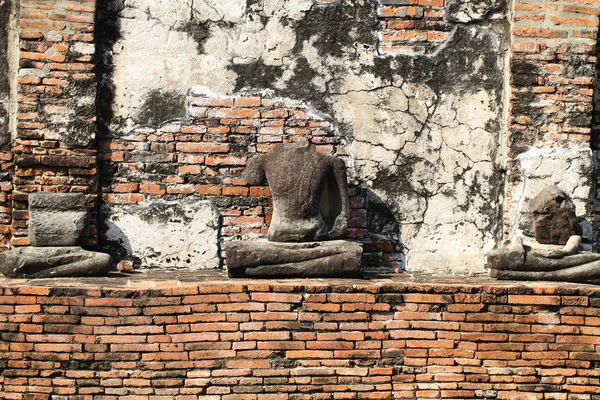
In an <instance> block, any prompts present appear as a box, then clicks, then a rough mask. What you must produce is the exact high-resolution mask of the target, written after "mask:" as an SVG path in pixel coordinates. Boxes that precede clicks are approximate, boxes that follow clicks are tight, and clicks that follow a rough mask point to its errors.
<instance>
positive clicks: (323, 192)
mask: <svg viewBox="0 0 600 400" xmlns="http://www.w3.org/2000/svg"><path fill="white" fill-rule="evenodd" d="M246 180H247V182H248V184H250V185H260V184H264V183H268V184H269V187H270V188H271V192H272V193H273V218H272V220H271V225H270V227H269V232H268V234H267V238H268V240H255V241H233V242H228V243H226V244H225V253H226V257H227V269H228V271H229V276H231V277H241V276H261V277H267V276H271V277H284V276H303V277H318V276H356V275H358V274H360V272H361V271H360V259H361V256H362V247H361V246H360V245H359V244H358V243H354V242H348V241H343V240H334V241H323V240H327V239H336V238H339V237H340V236H341V235H342V234H343V233H344V231H345V230H346V227H347V224H348V190H347V186H346V185H347V182H346V168H345V165H344V162H343V161H342V160H340V159H338V158H336V157H334V156H329V155H325V154H320V153H317V152H316V151H315V148H314V146H312V145H311V144H309V143H308V142H300V143H292V144H280V145H277V146H275V149H274V151H273V152H272V153H269V154H264V155H259V156H255V157H253V158H251V159H250V160H249V161H248V167H247V170H246ZM298 242H300V243H298Z"/></svg>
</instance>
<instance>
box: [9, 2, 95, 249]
mask: <svg viewBox="0 0 600 400" xmlns="http://www.w3.org/2000/svg"><path fill="white" fill-rule="evenodd" d="M20 7H21V10H20V50H21V52H20V57H19V85H18V88H17V101H18V114H17V139H16V142H15V144H14V147H13V153H14V157H15V163H14V164H15V168H14V178H13V184H14V194H13V204H12V205H13V211H12V217H13V221H12V234H13V237H12V240H11V243H12V244H13V245H26V244H28V243H29V241H28V239H27V219H28V212H27V198H28V193H31V192H37V191H50V192H84V193H89V194H90V196H89V202H90V205H91V207H92V210H93V209H94V208H95V203H96V192H97V190H96V180H97V177H96V173H97V171H96V150H95V145H94V143H93V139H94V131H95V126H94V121H95V105H94V102H95V94H96V88H95V82H96V79H95V74H94V44H93V41H94V11H95V2H94V0H61V1H55V0H21V2H20ZM90 219H91V222H92V224H91V225H92V230H93V229H94V228H95V223H94V221H95V214H94V213H92V215H91V218H90ZM92 236H95V234H94V232H92ZM95 243H96V239H95V238H94V239H92V240H91V241H90V243H88V244H90V245H93V244H95Z"/></svg>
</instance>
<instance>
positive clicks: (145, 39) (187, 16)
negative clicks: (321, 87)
mask: <svg viewBox="0 0 600 400" xmlns="http://www.w3.org/2000/svg"><path fill="white" fill-rule="evenodd" d="M310 5H311V1H309V0H304V1H295V2H294V1H265V2H264V7H263V10H261V12H264V13H266V15H267V16H271V17H272V18H268V19H267V21H266V23H264V22H263V20H262V19H261V18H258V17H257V16H256V15H252V14H247V13H246V11H247V9H246V1H245V0H228V1H226V2H223V1H214V0H168V1H166V0H162V1H154V0H125V8H124V10H123V11H122V12H121V38H120V39H119V40H118V42H117V43H116V45H115V46H114V50H113V51H114V65H115V70H114V73H113V82H114V84H115V99H114V105H113V108H114V110H115V116H116V117H117V118H118V119H121V120H125V121H126V122H125V124H123V126H120V127H119V128H121V129H125V130H127V129H130V128H131V127H132V126H134V125H135V118H136V115H137V113H138V112H139V109H140V107H141V106H143V104H144V100H145V99H146V97H147V95H148V94H149V93H150V92H152V91H155V90H161V91H170V92H177V93H179V94H181V95H185V93H186V92H187V90H188V89H189V88H191V87H194V86H208V87H211V88H212V90H213V91H215V92H216V93H219V94H221V95H224V96H225V95H230V94H232V92H233V89H234V88H235V79H236V77H237V74H236V73H235V72H234V71H232V70H231V69H230V68H229V67H230V66H231V65H233V64H236V63H241V64H243V63H249V62H252V61H256V60H261V61H262V62H263V63H264V64H265V65H282V64H283V63H284V58H285V55H286V54H287V53H288V52H289V51H290V50H291V49H292V48H293V47H294V45H295V43H296V36H295V32H294V31H293V30H292V29H291V28H290V27H289V26H288V23H287V22H284V21H283V20H282V18H281V17H282V16H285V17H286V18H287V19H294V18H300V17H301V16H303V13H304V11H305V10H307V9H309V8H310ZM286 13H287V14H286ZM191 22H194V23H204V24H209V23H214V24H213V25H211V29H210V32H209V36H208V37H207V38H206V41H205V42H204V43H203V52H202V53H201V54H199V51H198V43H197V42H196V41H195V40H194V39H193V38H192V36H191V35H190V34H188V33H186V32H185V30H186V29H188V27H187V25H186V24H188V23H191ZM207 26H208V25H207ZM149 55H151V56H149ZM141 71H143V73H141Z"/></svg>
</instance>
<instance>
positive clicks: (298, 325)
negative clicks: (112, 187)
mask: <svg viewBox="0 0 600 400" xmlns="http://www.w3.org/2000/svg"><path fill="white" fill-rule="evenodd" d="M88 282H89V281H88ZM114 282H115V281H113V284H112V285H111V284H109V283H108V282H107V281H105V282H104V286H103V287H99V286H94V285H85V281H84V287H79V288H77V287H73V286H72V285H69V286H71V287H66V286H61V285H60V284H58V285H54V286H55V287H44V286H30V285H23V284H22V283H18V282H15V283H12V284H7V285H3V286H4V288H3V289H0V332H1V333H0V335H1V338H2V341H0V368H1V370H2V374H0V397H2V398H3V399H7V400H9V399H28V400H33V399H35V400H49V399H58V398H59V396H65V397H60V398H69V399H107V400H108V399H110V400H117V399H119V400H134V399H135V400H142V399H143V400H150V399H171V400H172V399H176V400H184V399H185V400H188V399H194V400H197V399H202V400H234V399H238V400H239V399H256V400H259V399H260V400H267V399H269V400H274V399H296V400H300V399H302V400H309V399H310V400H314V399H392V398H394V399H401V398H405V399H415V398H417V399H425V398H434V399H440V398H446V399H481V398H487V399H506V400H508V399H510V400H519V399H523V400H524V399H536V400H542V399H560V400H582V399H587V400H593V399H597V398H598V394H597V393H598V390H599V385H598V378H597V377H598V373H597V366H598V361H599V359H600V356H599V355H598V352H597V346H598V344H599V343H600V328H599V325H600V290H599V289H598V288H597V287H596V286H591V285H569V284H555V285H553V284H530V285H527V286H524V285H520V284H519V285H515V284H511V283H504V284H489V283H484V282H482V281H475V282H470V283H465V282H463V283H460V282H445V283H444V282H431V283H427V284H425V283H414V282H394V281H392V280H389V279H387V280H372V281H349V280H345V281H331V282H329V283H325V282H306V281H295V280H292V281H288V282H285V283H281V282H275V281H245V282H239V281H238V282H235V281H234V282H231V281H227V280H218V278H217V280H214V278H213V281H212V282H201V283H190V282H188V283H183V285H181V284H179V285H178V284H177V283H176V282H172V281H171V282H160V283H157V286H160V288H157V289H151V288H150V287H151V286H154V285H153V284H152V283H151V282H148V281H146V282H145V283H144V282H137V283H134V285H133V287H129V288H127V287H119V286H117V284H115V283H114ZM42 285H44V283H42ZM80 286H81V285H80Z"/></svg>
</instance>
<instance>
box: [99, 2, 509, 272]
mask: <svg viewBox="0 0 600 400" xmlns="http://www.w3.org/2000/svg"><path fill="white" fill-rule="evenodd" d="M450 3H451V4H453V6H452V7H454V8H451V9H448V10H447V13H449V14H448V15H452V16H453V17H452V18H451V20H452V21H453V22H455V28H454V30H453V32H452V33H451V35H450V36H449V38H448V39H447V40H446V41H445V42H444V43H443V44H442V45H440V46H439V47H438V49H437V50H436V51H435V52H434V53H433V54H431V55H402V54H399V55H396V56H384V55H379V54H377V50H376V49H377V37H376V31H377V26H378V21H377V15H376V2H374V1H366V0H363V1H361V0H356V1H349V0H343V1H340V2H334V3H331V4H324V3H321V4H320V3H316V2H313V1H312V0H289V1H288V0H261V1H247V2H246V1H241V0H232V1H226V2H217V1H211V0H203V1H198V0H195V1H192V0H173V1H148V0H125V7H124V9H123V10H122V12H121V20H120V24H121V33H120V34H121V37H120V39H119V40H118V41H117V43H116V45H115V46H114V49H113V52H114V62H115V70H114V74H113V77H112V84H113V85H114V106H113V112H114V118H113V120H112V121H111V124H110V126H111V128H112V130H113V131H115V132H126V131H127V130H128V129H130V128H131V127H132V126H135V125H136V124H139V123H140V122H139V116H140V115H141V114H143V113H144V110H145V109H148V107H149V104H148V101H149V98H150V94H151V93H154V96H153V97H152V98H153V99H156V95H155V94H156V91H164V92H168V93H169V95H170V96H172V95H173V93H179V94H181V95H183V94H185V93H186V91H187V90H188V88H190V87H192V86H203V87H205V88H206V90H207V91H208V92H211V93H214V94H216V95H218V96H223V97H226V96H231V95H234V94H239V93H247V92H254V93H257V92H261V93H263V92H267V93H274V94H275V95H276V96H278V97H281V98H288V99H290V101H298V100H299V101H302V102H303V103H305V104H308V105H310V106H311V107H313V108H314V109H315V110H317V111H318V112H319V113H320V114H323V115H328V116H329V118H330V120H331V122H332V123H333V125H334V126H335V127H336V129H338V130H339V134H340V135H341V136H342V137H343V138H344V139H345V140H346V142H347V143H349V150H350V153H351V156H352V157H353V163H354V167H355V168H354V171H353V176H352V179H354V180H356V181H357V182H358V183H359V184H361V185H363V186H365V187H367V188H369V189H371V190H373V191H374V192H375V193H376V194H377V195H378V196H379V197H380V198H381V199H383V200H384V201H385V202H386V204H387V206H388V207H389V208H390V209H391V210H392V211H393V213H394V215H395V217H396V218H397V220H398V221H399V223H400V230H401V240H402V242H403V245H404V246H405V248H406V250H407V265H406V269H407V270H409V271H424V272H436V273H438V272H439V273H448V272H455V273H466V272H469V271H483V268H484V267H483V266H484V262H483V260H484V255H485V254H486V253H487V251H489V250H490V249H492V248H493V247H494V245H495V244H496V243H497V241H498V240H499V239H500V238H501V217H500V215H501V204H502V193H503V182H504V175H503V172H502V171H503V166H502V163H503V161H502V159H501V157H502V154H500V153H501V151H500V150H499V149H501V148H503V146H504V142H503V140H504V139H503V138H504V135H505V130H506V126H505V122H504V121H506V115H507V108H506V104H505V98H506V97H507V96H506V87H505V81H506V79H505V78H506V76H505V72H504V71H505V69H504V66H505V63H506V56H507V47H508V35H507V32H509V24H508V22H507V19H506V15H505V10H506V8H507V7H506V2H505V1H501V0H498V1H493V2H481V1H472V2H469V1H453V2H450ZM148 54H152V57H148V56H147V55H148ZM140 71H143V73H140ZM153 102H156V100H153ZM153 107H156V104H154V105H153Z"/></svg>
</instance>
